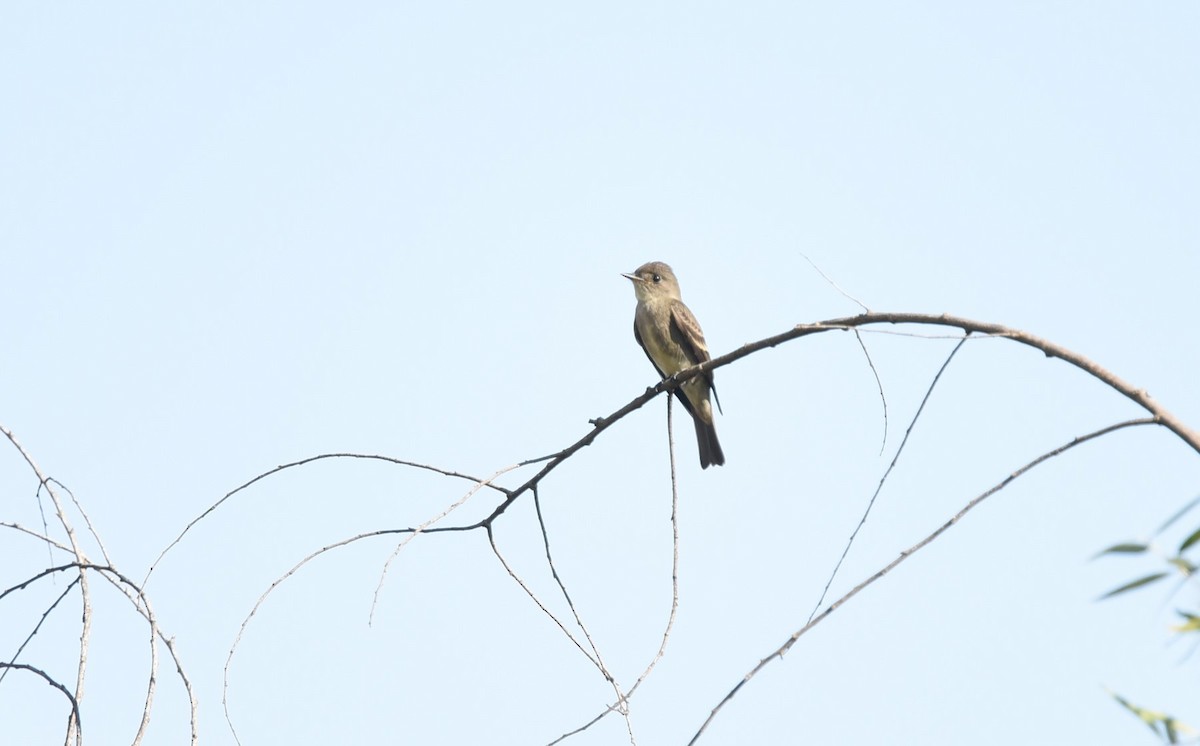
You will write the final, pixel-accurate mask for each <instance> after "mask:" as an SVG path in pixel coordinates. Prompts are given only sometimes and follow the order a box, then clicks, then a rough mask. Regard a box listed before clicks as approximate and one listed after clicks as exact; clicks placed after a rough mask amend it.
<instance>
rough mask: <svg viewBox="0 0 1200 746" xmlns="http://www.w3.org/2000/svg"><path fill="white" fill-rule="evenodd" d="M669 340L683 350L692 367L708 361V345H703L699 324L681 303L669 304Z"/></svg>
mask: <svg viewBox="0 0 1200 746" xmlns="http://www.w3.org/2000/svg"><path fill="white" fill-rule="evenodd" d="M671 338H672V339H673V340H675V341H676V342H678V343H679V346H680V347H682V348H683V354H685V355H687V356H688V359H689V360H691V362H692V365H699V364H700V363H703V362H705V361H707V360H708V359H709V355H708V345H707V344H705V343H704V332H702V331H700V323H699V322H698V321H696V317H695V316H693V315H692V312H691V311H690V310H689V309H688V307H687V306H685V305H683V302H682V301H676V302H674V303H672V304H671Z"/></svg>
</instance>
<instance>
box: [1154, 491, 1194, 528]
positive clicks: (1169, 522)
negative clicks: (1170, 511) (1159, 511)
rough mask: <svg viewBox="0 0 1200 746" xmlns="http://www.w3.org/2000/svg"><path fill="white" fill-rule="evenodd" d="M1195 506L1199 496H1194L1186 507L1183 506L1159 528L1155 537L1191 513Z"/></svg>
mask: <svg viewBox="0 0 1200 746" xmlns="http://www.w3.org/2000/svg"><path fill="white" fill-rule="evenodd" d="M1197 505H1200V495H1196V496H1195V497H1193V498H1192V500H1191V502H1189V503H1188V504H1187V505H1184V506H1183V507H1182V508H1181V509H1180V510H1179V512H1178V513H1176V514H1175V515H1173V516H1171V517H1170V519H1168V520H1167V522H1166V523H1164V524H1163V525H1161V526H1159V528H1158V531H1156V532H1155V535H1156V536H1157V535H1158V534H1161V533H1162V532H1163V531H1166V530H1167V529H1168V528H1170V527H1171V525H1172V524H1174V523H1175V521H1178V520H1179V519H1180V518H1182V517H1184V516H1185V515H1187V514H1188V513H1189V512H1190V511H1191V509H1192V508H1194V507H1196V506H1197Z"/></svg>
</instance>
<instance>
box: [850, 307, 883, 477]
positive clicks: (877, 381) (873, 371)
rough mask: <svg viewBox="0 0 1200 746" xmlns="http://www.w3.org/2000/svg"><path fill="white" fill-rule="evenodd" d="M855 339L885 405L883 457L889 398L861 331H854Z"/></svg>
mask: <svg viewBox="0 0 1200 746" xmlns="http://www.w3.org/2000/svg"><path fill="white" fill-rule="evenodd" d="M854 338H855V339H857V340H858V346H859V348H860V349H861V350H862V351H863V355H865V356H866V358H867V365H869V366H870V367H871V375H873V376H875V387H876V388H877V389H879V401H880V402H881V403H882V404H883V438H882V439H881V440H880V442H879V455H880V456H882V455H883V452H884V450H886V449H887V439H888V407H887V396H885V395H884V393H883V381H882V380H881V379H880V378H879V371H878V370H876V368H875V361H874V360H872V359H871V352H870V351H869V350H868V349H867V343H866V342H864V341H863V338H862V330H861V329H855V330H854Z"/></svg>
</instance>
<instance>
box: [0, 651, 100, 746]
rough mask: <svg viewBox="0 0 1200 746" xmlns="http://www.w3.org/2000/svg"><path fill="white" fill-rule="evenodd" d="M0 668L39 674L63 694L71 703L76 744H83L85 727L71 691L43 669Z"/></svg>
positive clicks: (24, 666) (9, 665) (24, 665)
mask: <svg viewBox="0 0 1200 746" xmlns="http://www.w3.org/2000/svg"><path fill="white" fill-rule="evenodd" d="M0 668H5V669H8V668H11V669H14V670H17V671H29V672H30V673H33V674H37V675H38V676H40V677H42V679H44V680H45V681H46V683H47V684H49V685H50V686H52V687H54V688H55V689H57V690H59V691H60V692H62V693H63V696H64V697H66V698H67V701H68V702H70V703H71V718H70V720H69V722H72V723H74V724H75V728H74V734H75V739H74V740H75V743H76V744H82V743H83V726H82V725H81V720H80V717H79V701H78V700H76V699H75V697H74V696H73V695H72V694H71V692H70V691H68V690H67V688H66V687H65V686H63V685H62V684H60V683H58V682H57V681H55V680H54V679H53V678H51V676H50V674H48V673H46V672H45V671H43V670H42V669H40V668H35V667H34V666H31V665H29V664H27V663H0Z"/></svg>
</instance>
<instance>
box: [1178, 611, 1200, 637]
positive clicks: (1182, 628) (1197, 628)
mask: <svg viewBox="0 0 1200 746" xmlns="http://www.w3.org/2000/svg"><path fill="white" fill-rule="evenodd" d="M1175 613H1176V614H1178V615H1179V616H1181V617H1183V619H1184V622H1183V624H1176V625H1175V626H1174V627H1171V631H1172V632H1180V633H1187V632H1200V615H1197V614H1192V613H1189V612H1186V611H1182V610H1180V609H1176V610H1175Z"/></svg>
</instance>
